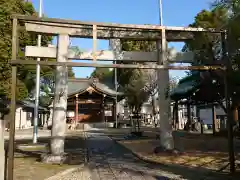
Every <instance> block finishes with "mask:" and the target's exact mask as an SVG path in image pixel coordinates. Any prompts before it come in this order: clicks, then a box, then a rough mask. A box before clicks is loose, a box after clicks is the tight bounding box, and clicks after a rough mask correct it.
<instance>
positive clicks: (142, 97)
mask: <svg viewBox="0 0 240 180" xmlns="http://www.w3.org/2000/svg"><path fill="white" fill-rule="evenodd" d="M145 75H146V74H145V73H144V72H143V71H142V70H141V69H134V70H133V72H132V76H131V77H130V79H129V83H128V84H126V85H125V86H124V94H125V97H126V101H127V104H128V106H129V107H130V108H131V109H132V110H133V111H134V112H137V113H139V112H140V110H141V107H142V105H143V103H144V102H146V101H147V100H148V98H149V96H150V94H151V92H149V90H147V89H145V86H146V84H147V81H146V78H145Z"/></svg>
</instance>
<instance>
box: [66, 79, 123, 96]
mask: <svg viewBox="0 0 240 180" xmlns="http://www.w3.org/2000/svg"><path fill="white" fill-rule="evenodd" d="M90 86H91V87H93V88H95V89H96V90H98V91H100V92H102V93H104V94H106V95H109V96H116V95H122V93H121V92H116V91H115V90H114V89H113V88H112V87H111V85H110V83H101V82H99V81H98V80H97V79H70V80H68V96H70V95H73V94H76V93H81V92H84V91H85V90H86V89H87V88H88V87H90Z"/></svg>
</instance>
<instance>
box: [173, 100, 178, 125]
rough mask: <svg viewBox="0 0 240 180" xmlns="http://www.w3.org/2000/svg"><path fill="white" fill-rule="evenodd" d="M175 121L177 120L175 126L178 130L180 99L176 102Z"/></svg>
mask: <svg viewBox="0 0 240 180" xmlns="http://www.w3.org/2000/svg"><path fill="white" fill-rule="evenodd" d="M174 121H175V126H174V128H175V129H176V130H177V129H178V128H179V117H178V101H175V103H174Z"/></svg>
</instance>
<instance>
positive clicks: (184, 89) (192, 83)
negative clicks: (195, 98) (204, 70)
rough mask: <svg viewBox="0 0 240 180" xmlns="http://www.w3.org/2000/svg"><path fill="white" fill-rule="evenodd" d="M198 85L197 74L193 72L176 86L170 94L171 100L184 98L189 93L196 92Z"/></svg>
mask: <svg viewBox="0 0 240 180" xmlns="http://www.w3.org/2000/svg"><path fill="white" fill-rule="evenodd" d="M199 84H200V74H199V72H194V73H193V74H192V75H190V76H187V77H185V78H183V79H182V80H181V81H180V82H179V84H178V86H177V87H176V88H175V89H173V90H172V91H171V92H170V96H171V98H172V99H182V98H186V96H188V95H189V94H190V93H193V92H194V91H195V90H197V88H198V86H199Z"/></svg>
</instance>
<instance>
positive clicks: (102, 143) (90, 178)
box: [57, 132, 227, 180]
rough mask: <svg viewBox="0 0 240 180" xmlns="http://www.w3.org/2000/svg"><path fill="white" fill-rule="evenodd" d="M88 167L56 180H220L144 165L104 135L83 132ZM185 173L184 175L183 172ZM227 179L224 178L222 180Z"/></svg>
mask: <svg viewBox="0 0 240 180" xmlns="http://www.w3.org/2000/svg"><path fill="white" fill-rule="evenodd" d="M85 134H86V136H87V137H86V138H87V142H86V143H87V147H88V158H89V159H88V160H89V161H88V162H89V163H88V164H86V165H85V167H84V168H83V169H79V170H78V171H75V172H72V173H69V174H67V175H65V176H62V177H59V178H57V179H59V180H77V179H81V180H168V179H175V180H182V179H189V180H207V179H208V180H210V179H211V180H213V179H214V180H220V179H222V178H219V177H212V175H210V174H209V176H207V177H206V176H202V175H201V171H199V172H198V171H191V170H188V172H187V169H184V168H182V169H174V170H173V169H171V170H170V169H169V168H166V167H163V166H159V165H154V164H151V163H145V162H143V161H141V160H140V159H138V158H137V157H135V156H134V155H133V154H132V153H131V152H130V151H129V150H127V149H126V148H124V147H122V146H121V145H119V144H117V143H115V141H113V140H112V139H111V138H110V137H108V136H107V135H106V134H105V133H101V132H86V133H85ZM185 171H186V172H185ZM224 179H227V178H224Z"/></svg>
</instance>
